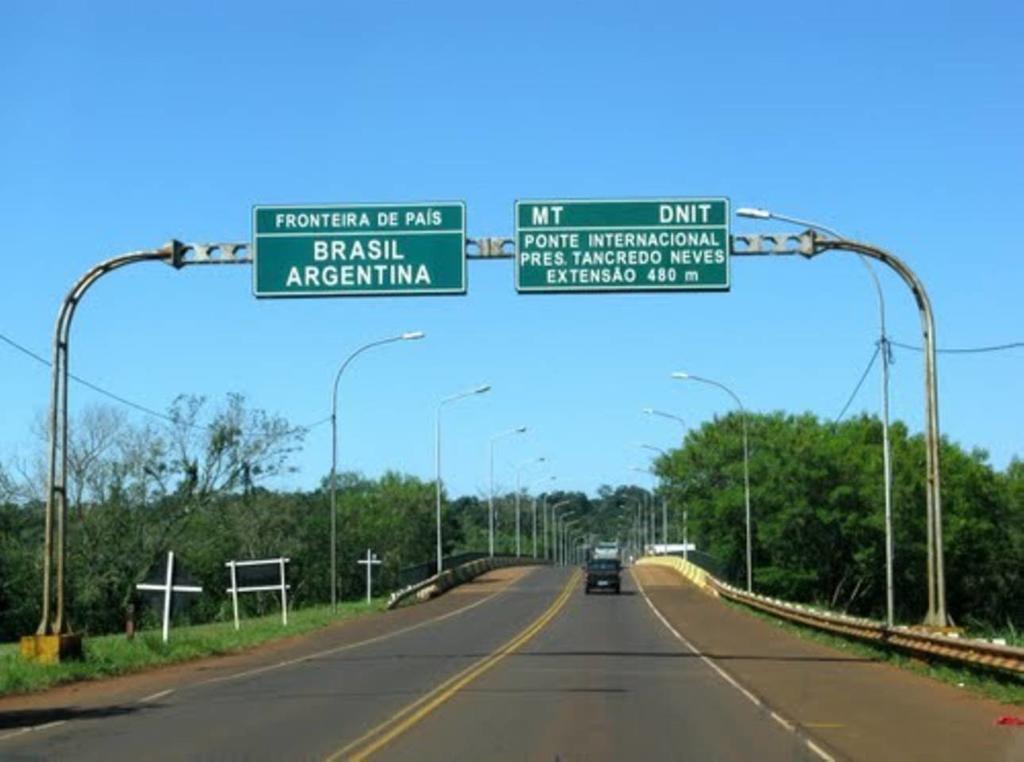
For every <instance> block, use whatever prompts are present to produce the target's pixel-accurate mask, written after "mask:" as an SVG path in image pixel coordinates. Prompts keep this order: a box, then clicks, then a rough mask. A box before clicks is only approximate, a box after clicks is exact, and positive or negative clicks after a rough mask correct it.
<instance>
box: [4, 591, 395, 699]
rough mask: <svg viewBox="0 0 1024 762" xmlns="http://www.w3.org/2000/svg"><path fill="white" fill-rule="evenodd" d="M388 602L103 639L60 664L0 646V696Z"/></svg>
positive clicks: (204, 651) (282, 632)
mask: <svg viewBox="0 0 1024 762" xmlns="http://www.w3.org/2000/svg"><path fill="white" fill-rule="evenodd" d="M385 603H386V599H383V598H381V599H376V600H374V601H373V603H370V604H367V603H366V601H350V602H344V603H339V604H338V611H337V613H334V612H332V611H331V607H330V606H317V607H312V608H306V609H297V610H295V611H289V612H288V626H287V627H285V626H283V625H282V624H281V615H280V613H277V614H274V615H269V616H265V617H257V618H252V619H243V620H242V622H241V625H242V627H241V629H240V630H238V631H237V632H236V631H235V625H234V622H230V621H229V622H215V623H212V624H201V625H194V626H191V627H178V628H174V627H172V628H171V635H170V642H169V643H166V644H165V643H164V642H163V641H162V640H161V637H160V631H159V630H147V631H144V632H139V633H136V635H135V638H134V639H132V640H128V639H127V638H125V636H124V635H101V636H96V637H91V638H86V639H85V643H84V648H85V658H84V659H83V660H82V661H79V662H66V663H63V664H35V663H32V662H26V661H23V660H22V659H21V657H20V656H19V654H18V645H17V644H16V643H4V644H0V696H5V695H9V694H13V693H29V692H31V691H39V690H43V689H45V688H51V687H53V686H55V685H60V684H62V683H70V682H75V681H78V680H95V679H98V678H101V677H111V676H114V675H124V674H128V673H129V672H138V671H141V670H144V669H149V668H151V667H156V666H160V665H165V664H175V663H178V662H183V661H189V660H192V659H199V658H202V657H204V656H216V655H218V654H228V653H234V652H237V651H244V650H246V649H249V648H253V647H255V646H258V645H260V644H262V643H267V642H270V641H273V640H281V639H283V638H288V637H292V636H294V635H301V634H302V633H306V632H311V631H313V630H318V629H321V628H323V627H326V626H327V625H329V624H333V623H335V622H340V621H343V620H345V619H352V618H354V617H358V616H362V615H365V614H369V613H373V612H379V611H383V610H384V606H385Z"/></svg>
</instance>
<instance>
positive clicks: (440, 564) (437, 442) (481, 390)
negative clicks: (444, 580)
mask: <svg viewBox="0 0 1024 762" xmlns="http://www.w3.org/2000/svg"><path fill="white" fill-rule="evenodd" d="M490 390H491V386H490V384H484V385H483V386H478V387H477V388H475V389H470V390H469V391H465V392H460V393H459V394H453V395H452V396H450V397H445V398H444V399H443V400H441V401H440V402H438V403H437V417H436V426H435V438H434V455H435V458H434V461H435V462H434V465H435V472H434V473H435V479H434V482H435V497H436V506H435V509H436V510H435V513H436V516H435V520H436V524H437V527H436V528H437V573H438V574H440V573H441V572H442V571H444V561H443V558H442V553H443V551H442V547H441V409H442V408H443V407H444V406H445V405H447V404H448V403H449V402H455V401H456V400H461V399H464V398H465V397H472V396H473V395H474V394H485V393H486V392H489V391H490Z"/></svg>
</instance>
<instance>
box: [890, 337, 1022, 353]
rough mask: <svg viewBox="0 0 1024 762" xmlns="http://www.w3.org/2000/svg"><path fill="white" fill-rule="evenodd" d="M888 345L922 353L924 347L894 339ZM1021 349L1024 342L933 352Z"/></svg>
mask: <svg viewBox="0 0 1024 762" xmlns="http://www.w3.org/2000/svg"><path fill="white" fill-rule="evenodd" d="M889 343H890V344H892V345H893V346H894V347H901V348H903V349H910V350H912V351H914V352H923V351H924V347H920V346H916V345H914V344H905V343H903V342H901V341H896V340H894V339H889ZM1021 348H1024V341H1011V342H1009V343H1008V344H993V345H991V346H985V347H948V348H946V347H938V348H936V350H935V351H936V352H940V353H943V354H981V353H983V352H1005V351H1006V350H1008V349H1021Z"/></svg>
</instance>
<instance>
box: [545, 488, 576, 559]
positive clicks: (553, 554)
mask: <svg viewBox="0 0 1024 762" xmlns="http://www.w3.org/2000/svg"><path fill="white" fill-rule="evenodd" d="M571 502H572V501H571V500H559V501H558V502H557V503H555V504H553V505H552V506H550V508H549V510H550V511H551V535H550V537H549V540H550V541H549V542H548V548H547V550H548V557H549V558H550V559H551V560H552V561H553V562H554V563H556V564H557V563H558V543H557V540H558V521H559V516H558V509H559V508H561V507H562V506H563V505H568V504H569V503H571Z"/></svg>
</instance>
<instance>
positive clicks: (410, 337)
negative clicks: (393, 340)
mask: <svg viewBox="0 0 1024 762" xmlns="http://www.w3.org/2000/svg"><path fill="white" fill-rule="evenodd" d="M426 335H427V334H425V333H424V332H423V331H406V332H405V333H403V334H402V335H401V336H399V337H398V338H400V339H401V340H402V341H415V340H416V339H422V338H423V337H424V336H426Z"/></svg>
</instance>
